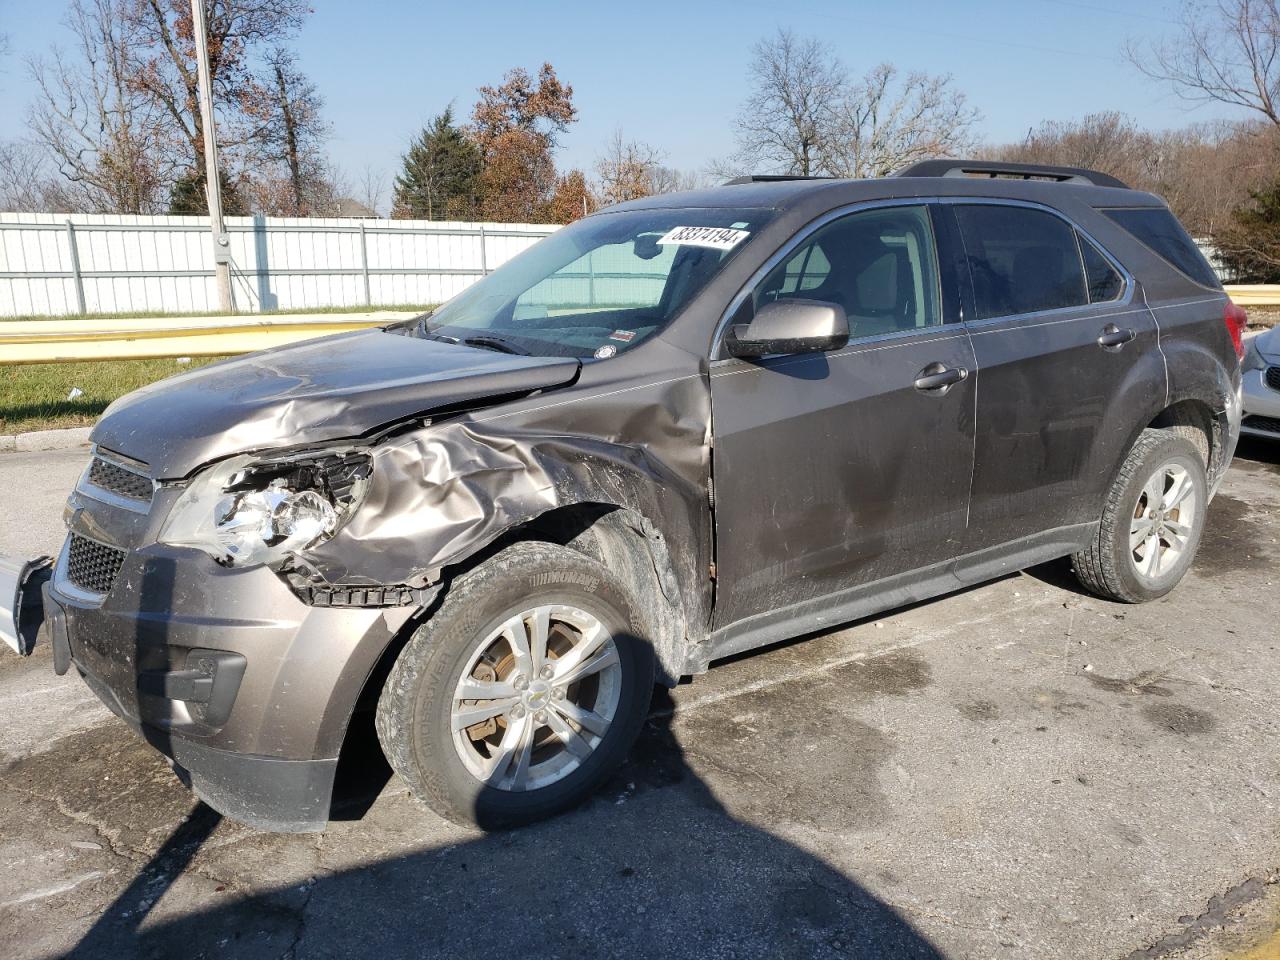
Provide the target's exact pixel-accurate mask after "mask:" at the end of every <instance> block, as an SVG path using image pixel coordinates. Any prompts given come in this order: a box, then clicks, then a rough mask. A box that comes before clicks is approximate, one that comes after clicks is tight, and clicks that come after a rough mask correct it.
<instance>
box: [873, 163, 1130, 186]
mask: <svg viewBox="0 0 1280 960" xmlns="http://www.w3.org/2000/svg"><path fill="white" fill-rule="evenodd" d="M894 176H895V177H988V178H990V179H993V180H994V179H1001V178H1003V179H1020V180H1052V181H1055V182H1057V183H1088V184H1092V185H1093V186H1095V187H1120V188H1121V189H1124V190H1127V189H1129V185H1128V184H1127V183H1124V182H1123V181H1121V180H1117V179H1116V178H1115V177H1113V176H1111V174H1109V173H1099V172H1098V171H1097V170H1086V169H1084V168H1083V167H1051V166H1046V165H1042V164H1039V163H1005V162H1003V161H996V160H922V161H921V162H920V163H913V164H911V166H909V167H903V168H902V169H901V170H899V171H898V172H897V173H895V174H894Z"/></svg>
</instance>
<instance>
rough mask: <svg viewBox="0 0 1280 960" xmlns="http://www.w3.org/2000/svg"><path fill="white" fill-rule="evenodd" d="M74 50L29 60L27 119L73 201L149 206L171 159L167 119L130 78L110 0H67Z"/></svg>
mask: <svg viewBox="0 0 1280 960" xmlns="http://www.w3.org/2000/svg"><path fill="white" fill-rule="evenodd" d="M67 25H68V26H69V27H70V29H71V31H72V33H73V34H74V36H75V38H76V49H75V51H74V53H73V54H69V53H66V52H65V51H63V50H60V49H57V48H55V49H54V50H53V51H52V52H51V54H50V57H49V59H47V60H46V59H42V58H37V59H33V60H31V61H30V62H29V64H28V67H29V70H30V72H31V75H32V78H33V79H34V80H35V82H36V84H37V86H38V87H39V91H40V93H39V96H38V98H37V100H36V102H35V104H34V105H33V106H32V108H31V111H30V113H29V115H28V125H29V127H30V129H31V132H32V134H33V136H34V137H35V139H36V141H37V142H38V143H40V144H42V145H43V146H44V147H45V148H46V149H47V150H48V151H49V154H50V156H51V157H52V159H53V162H54V163H55V164H56V166H57V169H58V171H59V172H60V173H61V174H62V176H64V177H65V178H66V179H67V181H68V183H69V187H68V190H67V193H68V197H69V199H70V200H71V202H72V204H73V205H74V206H75V207H76V208H77V209H83V210H87V211H104V212H118V213H154V212H156V211H157V210H158V209H159V208H160V205H161V204H162V202H163V189H164V182H165V180H166V177H167V176H168V175H170V174H171V173H172V168H173V164H172V160H171V158H169V157H168V156H167V155H166V152H165V149H164V146H165V141H166V139H167V131H166V124H165V121H164V118H163V117H162V116H161V114H160V112H159V111H158V110H157V109H156V108H155V105H154V104H153V103H151V102H149V101H148V99H147V98H146V97H145V96H143V95H141V94H140V93H139V92H138V91H137V89H136V88H135V86H134V76H133V72H132V71H133V68H132V65H131V63H130V50H129V41H128V39H127V36H126V33H125V30H124V25H123V24H122V22H121V20H120V18H119V17H118V16H117V12H116V9H115V4H114V3H113V0H72V3H71V7H70V10H69V13H68V18H67Z"/></svg>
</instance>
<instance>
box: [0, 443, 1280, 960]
mask: <svg viewBox="0 0 1280 960" xmlns="http://www.w3.org/2000/svg"><path fill="white" fill-rule="evenodd" d="M1242 452H1243V454H1244V456H1242V457H1241V458H1240V459H1238V460H1237V463H1236V465H1235V466H1234V467H1233V468H1232V470H1231V472H1230V474H1229V475H1228V478H1227V481H1226V483H1225V484H1224V486H1223V489H1222V492H1221V494H1220V495H1219V497H1218V499H1217V500H1216V501H1215V503H1214V504H1213V507H1212V509H1211V513H1210V519H1209V529H1208V533H1207V536H1206V539H1205V542H1204V544H1203V546H1202V549H1201V554H1200V557H1199V559H1198V561H1197V564H1196V567H1195V569H1194V571H1193V573H1192V574H1191V576H1190V577H1189V578H1188V580H1187V581H1186V582H1185V583H1184V584H1183V585H1182V586H1181V587H1180V588H1179V589H1178V590H1177V591H1175V592H1174V593H1173V594H1172V595H1171V596H1169V597H1167V598H1165V599H1164V600H1162V601H1159V602H1156V603H1153V604H1148V605H1144V606H1140V607H1133V606H1122V605H1117V604H1110V603H1106V602H1103V601H1100V600H1097V599H1094V598H1092V597H1089V596H1087V595H1085V594H1083V593H1081V592H1080V591H1078V590H1077V589H1076V588H1075V587H1074V585H1073V583H1072V581H1071V580H1070V577H1069V575H1067V574H1066V572H1065V568H1064V567H1063V566H1062V565H1050V566H1048V567H1043V568H1037V569H1035V570H1032V571H1029V572H1026V573H1023V574H1020V575H1017V576H1012V577H1008V578H1005V579H1003V580H1001V581H998V582H996V583H993V584H988V585H986V586H983V587H980V588H977V589H973V590H969V591H966V592H963V593H960V594H955V595H953V596H950V597H946V598H943V599H941V600H937V601H934V602H931V603H926V604H920V605H917V606H915V607H912V608H909V609H906V610H903V611H898V612H895V613H892V614H888V615H886V616H884V617H881V618H879V619H877V620H874V621H868V622H863V623H859V624H857V625H854V626H852V627H850V628H848V629H845V630H840V631H836V632H833V633H830V634H827V635H824V636H821V637H817V638H814V639H810V640H808V641H805V642H801V643H793V644H787V645H783V646H781V647H777V648H774V649H771V650H768V651H765V652H762V653H757V654H754V655H750V656H745V657H741V658H738V659H736V660H735V661H733V662H730V663H727V664H723V665H720V666H717V667H716V668H715V669H713V670H712V671H711V672H710V673H709V674H707V675H706V676H704V677H700V678H697V679H696V680H695V681H693V682H692V683H687V684H684V685H682V686H681V687H679V688H678V689H677V690H675V691H673V694H672V696H670V697H666V698H663V699H662V700H660V701H659V702H658V703H657V705H656V707H655V710H654V713H653V716H652V717H651V719H650V722H649V724H648V727H647V729H646V732H645V734H644V735H643V737H642V740H641V743H640V744H639V746H638V748H637V750H636V751H635V755H634V756H633V758H632V760H631V762H630V763H629V764H628V766H627V767H626V769H624V770H623V771H622V773H621V774H620V775H619V776H617V777H615V778H614V780H613V781H612V783H611V784H610V785H609V787H608V788H607V789H606V790H604V791H603V792H602V793H601V795H600V796H599V797H598V798H597V799H596V800H595V801H593V802H592V803H590V804H589V805H588V806H587V807H585V808H584V809H582V810H579V811H577V812H574V813H571V814H569V815H566V816H563V817H560V818H559V819H556V820H554V821H551V822H549V823H545V824H541V825H538V826H535V827H533V828H529V829H526V830H522V831H517V832H514V833H508V834H496V835H489V836H485V835H482V834H479V833H475V832H470V831H465V830H461V829H459V828H457V827H454V826H452V825H449V824H446V823H444V822H442V821H440V820H439V819H438V818H436V817H435V816H434V815H433V814H431V813H430V812H429V811H428V810H426V808H424V807H422V806H421V805H420V804H418V803H417V802H416V801H415V800H414V799H413V798H412V797H410V796H409V795H408V793H407V791H406V789H405V787H404V786H403V785H402V784H401V783H399V782H398V781H397V780H395V779H394V778H388V773H387V771H386V769H385V767H384V766H382V765H381V763H380V762H379V760H378V758H377V755H376V751H375V750H373V749H372V747H371V745H370V744H369V742H368V741H367V740H363V741H358V742H359V744H360V745H361V746H362V747H363V748H364V749H363V751H361V750H353V751H352V754H351V756H350V757H348V758H345V759H344V763H345V764H346V765H345V767H344V773H343V784H344V786H343V791H344V798H345V801H344V804H343V806H342V807H341V809H340V819H339V820H337V821H335V822H334V824H333V825H332V827H331V829H330V830H329V831H328V832H327V833H325V834H323V835H319V836H302V837H299V836H279V835H267V834H259V833H255V832H254V831H252V830H250V829H248V828H245V827H242V826H239V825H237V824H234V823H229V822H220V821H219V820H218V818H217V817H215V816H213V815H211V814H210V812H209V811H208V810H207V809H205V808H200V807H197V806H196V805H195V804H193V802H192V799H191V797H190V795H189V794H188V793H187V792H186V791H185V790H184V789H183V788H182V786H181V785H180V784H178V783H177V782H176V781H175V780H174V779H173V777H172V775H171V774H170V773H169V771H168V769H167V767H166V766H165V765H164V763H163V762H162V761H161V760H160V758H159V757H158V756H157V755H156V754H155V753H154V752H153V751H151V750H150V748H148V747H146V746H144V745H142V744H140V743H138V742H137V741H136V740H135V738H134V737H133V736H132V734H130V733H129V732H128V730H126V729H125V728H124V726H123V725H121V724H120V723H119V722H118V721H116V720H114V719H113V718H111V717H110V715H109V714H107V712H106V711H105V709H103V708H101V707H100V706H99V705H98V704H97V703H96V701H95V700H94V699H93V698H92V697H91V696H89V695H88V694H87V691H85V690H84V689H83V687H82V685H81V683H80V681H78V680H76V679H74V678H71V677H63V678H56V677H54V676H53V675H52V673H51V671H50V665H49V660H48V651H47V650H43V651H39V652H38V653H37V654H36V655H35V656H34V657H32V658H31V659H30V660H28V661H18V660H17V659H16V658H13V657H10V656H5V657H2V658H0V723H3V724H4V733H3V735H0V751H3V758H0V763H4V764H5V766H4V767H2V768H0V770H2V772H0V865H3V867H4V869H3V870H0V943H3V944H5V948H4V951H5V954H6V955H7V956H14V957H50V956H58V955H65V954H68V953H69V954H71V955H74V956H83V957H112V958H116V957H130V956H146V957H152V956H154V957H168V956H178V955H181V956H186V957H237V958H242V957H284V956H287V957H297V958H301V957H366V956H367V957H379V958H384V957H401V956H403V957H436V956H439V957H450V958H460V957H486V958H491V957H502V956H507V955H513V956H514V955H521V956H541V957H575V958H576V957H615V956H616V957H622V956H627V957H637V956H645V957H647V956H664V957H665V956H672V957H699V958H702V957H762V958H764V957H768V958H776V957H819V956H830V957H858V958H864V957H865V958H871V957H876V958H879V957H946V958H949V960H958V958H992V957H1017V958H1023V957H1032V958H1053V960H1059V958H1065V957H1072V958H1077V957H1079V958H1093V957H1098V958H1112V957H1114V958H1133V960H1138V958H1157V957H1177V958H1184V960H1190V958H1225V957H1227V956H1231V955H1234V952H1235V951H1242V950H1246V949H1256V950H1260V951H1269V950H1271V949H1272V947H1275V948H1276V949H1275V951H1274V952H1273V953H1270V954H1268V953H1258V954H1256V956H1257V957H1262V956H1268V955H1269V956H1277V955H1280V943H1277V942H1276V941H1271V945H1270V946H1268V945H1267V944H1268V938H1269V937H1271V936H1273V934H1274V931H1275V930H1276V929H1277V927H1278V926H1280V916H1278V915H1277V909H1280V899H1278V898H1277V897H1276V896H1275V895H1274V893H1273V891H1275V890H1276V889H1277V888H1276V886H1274V885H1273V881H1274V880H1275V878H1276V873H1277V868H1278V867H1280V834H1278V832H1277V829H1276V827H1277V822H1278V819H1277V816H1278V814H1280V752H1278V751H1277V749H1276V743H1277V734H1280V670H1278V669H1277V667H1280V635H1278V633H1277V627H1276V624H1277V620H1278V619H1280V594H1278V593H1277V582H1276V581H1277V580H1280V447H1267V446H1265V445H1262V444H1246V445H1245V447H1244V448H1243V450H1242ZM84 459H85V453H84V452H83V451H78V452H57V453H48V454H31V455H24V454H9V455H4V456H0V484H3V486H0V489H4V490H5V491H7V492H6V496H5V497H4V498H2V500H0V550H3V551H10V552H14V551H17V552H28V553H30V552H39V551H51V550H53V549H56V546H57V544H58V542H59V541H60V539H61V532H60V527H59V523H58V513H59V511H60V509H61V503H62V500H63V498H64V497H65V494H66V492H67V490H68V489H69V488H70V486H71V485H72V484H73V483H74V481H75V477H76V476H77V475H78V472H79V470H80V468H81V466H82V465H83V462H84Z"/></svg>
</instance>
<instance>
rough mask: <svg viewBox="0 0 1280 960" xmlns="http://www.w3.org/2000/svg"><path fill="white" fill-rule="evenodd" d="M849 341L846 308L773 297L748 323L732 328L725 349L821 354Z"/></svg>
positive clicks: (744, 354) (753, 354)
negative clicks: (774, 298)
mask: <svg viewBox="0 0 1280 960" xmlns="http://www.w3.org/2000/svg"><path fill="white" fill-rule="evenodd" d="M848 342H849V318H848V317H847V316H845V312H844V307H842V306H840V305H839V304H838V303H827V302H826V301H824V300H774V301H772V302H770V303H766V304H765V305H764V306H762V307H761V308H760V309H759V310H757V311H756V315H755V318H754V319H753V320H752V321H751V322H750V323H749V324H746V325H742V324H738V325H737V326H734V327H731V328H730V329H729V335H728V336H727V337H726V338H725V342H724V345H725V349H726V350H728V351H729V354H730V355H731V356H734V357H764V356H768V355H769V354H773V353H818V352H820V351H823V350H837V349H839V348H840V347H843V346H844V345H845V344H846V343H848Z"/></svg>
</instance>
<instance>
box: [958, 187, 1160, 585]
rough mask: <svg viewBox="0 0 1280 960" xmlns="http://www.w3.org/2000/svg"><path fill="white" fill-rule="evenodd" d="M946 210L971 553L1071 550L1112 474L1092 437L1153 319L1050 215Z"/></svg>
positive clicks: (986, 204)
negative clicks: (962, 316) (958, 281)
mask: <svg viewBox="0 0 1280 960" xmlns="http://www.w3.org/2000/svg"><path fill="white" fill-rule="evenodd" d="M943 209H945V210H949V211H950V212H951V213H952V214H953V216H954V218H955V220H954V222H955V226H956V227H957V228H958V234H959V237H960V241H961V243H962V245H963V250H964V254H965V260H966V262H967V264H968V272H969V278H970V282H971V284H972V301H971V303H970V304H969V310H968V313H967V318H966V324H965V325H966V326H967V327H968V329H969V333H970V335H971V338H972V342H973V349H974V353H975V356H976V359H977V367H978V373H977V377H976V389H977V423H978V429H977V436H976V442H975V447H974V471H973V488H972V496H971V503H970V517H969V536H968V539H967V541H966V548H965V552H966V553H967V554H968V553H973V552H975V551H981V550H983V549H987V548H994V547H998V546H1001V545H1006V544H1009V543H1010V542H1013V541H1018V540H1023V539H1025V538H1031V542H1030V543H1029V549H1030V550H1032V551H1034V550H1036V549H1039V550H1041V551H1043V550H1044V548H1045V546H1046V545H1049V541H1051V540H1053V538H1054V537H1055V536H1057V537H1059V538H1060V539H1061V540H1062V541H1063V544H1064V545H1065V546H1064V547H1063V552H1066V549H1070V541H1071V540H1072V538H1074V537H1078V536H1080V535H1081V531H1080V530H1079V529H1078V525H1081V524H1085V523H1091V522H1094V521H1096V520H1097V519H1098V511H1099V509H1100V490H1102V489H1105V485H1106V483H1108V482H1109V481H1110V477H1109V476H1106V477H1103V476H1102V475H1101V472H1102V471H1104V470H1109V469H1110V467H1112V466H1114V464H1109V463H1108V464H1100V463H1099V462H1098V458H1096V457H1095V456H1094V451H1095V449H1096V448H1097V447H1098V441H1099V439H1100V438H1099V431H1100V430H1101V429H1102V427H1103V424H1104V422H1105V421H1106V420H1107V414H1108V411H1109V408H1111V407H1112V405H1114V404H1116V403H1118V402H1121V400H1122V393H1123V392H1124V390H1125V389H1127V387H1128V384H1129V383H1130V381H1131V377H1130V374H1131V372H1132V370H1133V367H1134V365H1135V363H1137V362H1138V361H1139V359H1140V358H1141V357H1142V356H1143V355H1144V354H1149V353H1153V352H1155V351H1156V350H1157V346H1156V339H1157V331H1156V326H1155V322H1154V320H1153V318H1152V316H1151V314H1150V311H1148V310H1147V309H1146V307H1145V306H1144V305H1143V304H1142V303H1141V302H1135V301H1134V296H1133V294H1134V284H1133V281H1132V280H1131V279H1130V278H1129V277H1128V276H1127V275H1126V274H1125V272H1124V271H1123V269H1122V268H1121V267H1120V265H1119V264H1118V262H1116V261H1115V260H1114V259H1113V258H1111V257H1110V256H1109V255H1108V254H1107V253H1106V252H1104V251H1103V250H1102V249H1101V247H1099V246H1098V244H1097V243H1095V242H1094V241H1093V240H1092V239H1091V238H1089V237H1088V236H1086V235H1084V233H1083V232H1082V231H1081V230H1079V229H1078V228H1077V227H1075V225H1073V224H1072V223H1070V222H1069V221H1068V220H1067V219H1066V218H1064V217H1063V216H1061V215H1060V214H1058V213H1057V212H1055V211H1052V210H1050V209H1048V208H1045V207H1040V206H1036V205H1032V204H1024V203H1018V202H1012V201H980V200H971V199H960V200H956V201H954V202H948V203H945V204H944V205H943ZM972 563H973V564H975V565H977V566H981V564H982V561H981V559H980V558H977V559H974V560H973V561H972ZM990 572H991V571H989V570H985V569H983V570H982V571H981V573H982V574H983V575H986V574H989V573H990ZM966 579H969V578H966Z"/></svg>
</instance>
